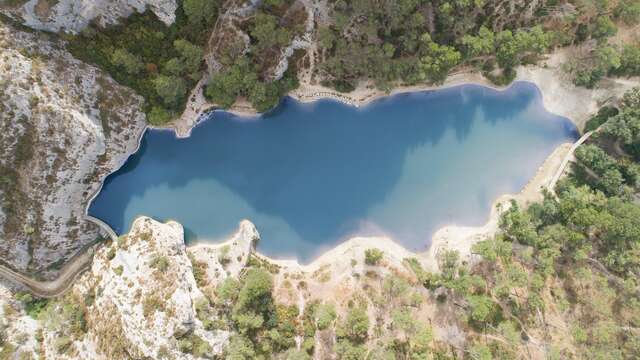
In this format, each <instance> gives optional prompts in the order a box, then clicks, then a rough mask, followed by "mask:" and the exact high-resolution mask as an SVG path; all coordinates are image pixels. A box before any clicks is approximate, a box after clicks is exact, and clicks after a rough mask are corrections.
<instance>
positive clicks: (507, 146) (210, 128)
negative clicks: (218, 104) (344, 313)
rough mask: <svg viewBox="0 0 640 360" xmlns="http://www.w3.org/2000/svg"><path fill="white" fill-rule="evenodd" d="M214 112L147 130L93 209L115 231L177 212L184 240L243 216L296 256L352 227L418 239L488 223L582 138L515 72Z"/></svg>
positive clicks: (216, 234)
mask: <svg viewBox="0 0 640 360" xmlns="http://www.w3.org/2000/svg"><path fill="white" fill-rule="evenodd" d="M210 117H213V118H215V120H214V121H203V122H202V123H201V124H200V125H198V126H197V128H196V129H195V130H194V131H193V133H192V135H191V137H189V138H186V139H177V138H176V136H175V135H174V133H173V132H169V131H159V130H148V131H147V133H146V134H145V135H144V136H143V139H142V142H141V148H140V150H139V151H138V152H137V153H136V154H134V155H132V157H131V158H130V159H129V161H128V162H127V163H126V164H125V165H124V166H123V167H122V168H121V169H120V170H118V171H117V172H115V173H114V174H112V175H111V176H110V177H109V178H108V179H107V180H106V182H105V185H104V188H103V190H102V192H101V193H100V194H99V195H98V196H97V197H96V199H95V201H94V202H93V203H92V205H91V207H90V209H89V213H90V214H91V215H93V216H96V217H98V218H100V219H102V220H104V221H105V222H107V223H108V224H109V225H110V226H111V227H112V228H114V230H116V232H118V233H122V232H124V231H126V230H127V229H128V226H129V224H130V222H131V221H132V220H133V218H135V217H136V216H138V215H149V216H152V217H154V218H157V219H159V220H166V219H175V220H177V221H179V222H180V223H182V224H183V225H184V226H185V229H186V231H187V238H188V239H189V240H190V241H195V240H203V239H211V240H213V241H218V240H221V239H224V238H226V237H227V236H228V235H229V234H231V233H232V232H233V231H234V230H235V227H236V224H237V223H238V221H239V220H241V219H243V218H248V219H251V220H252V221H253V222H254V223H256V226H257V227H258V229H259V230H260V232H261V235H262V241H261V243H260V245H259V250H260V251H261V252H263V253H265V254H267V255H269V256H275V257H283V256H284V257H291V256H294V257H297V258H299V259H301V260H303V261H306V260H309V259H311V258H312V257H314V256H316V255H317V254H319V253H320V252H322V251H324V250H326V249H328V248H331V247H334V246H335V245H337V244H338V243H340V242H342V241H343V240H344V239H346V238H349V237H352V236H356V235H359V236H381V235H384V236H388V237H391V238H393V239H395V240H397V241H398V242H400V243H401V244H402V245H404V246H406V247H407V248H409V249H412V250H424V249H425V247H426V246H427V245H428V244H429V239H430V238H431V235H432V234H433V233H434V232H435V231H436V230H437V229H438V228H440V227H442V226H444V225H447V224H451V223H455V224H464V225H482V224H484V223H485V222H486V220H487V218H488V215H489V211H490V208H491V203H492V202H493V201H494V200H495V199H496V198H497V197H498V196H499V195H501V194H504V193H517V192H518V191H519V190H520V189H522V187H523V186H524V185H525V184H526V183H527V181H528V180H529V179H530V178H531V177H533V175H534V173H535V171H536V169H538V167H539V166H540V165H541V164H542V162H543V161H544V160H545V159H546V158H547V157H548V156H549V154H550V153H551V152H552V151H553V150H554V149H555V148H556V147H557V146H558V145H559V144H561V143H565V142H571V141H573V139H575V138H576V137H577V131H576V129H575V127H574V126H573V125H572V124H571V123H570V121H569V120H567V119H566V118H561V117H558V116H556V115H553V114H550V113H548V112H547V111H546V110H544V107H543V106H542V100H541V95H540V93H539V91H538V89H537V88H536V87H535V86H534V85H533V84H530V83H523V82H521V83H516V84H514V85H513V86H511V87H510V88H508V89H507V90H505V91H496V90H493V89H489V88H486V87H481V86H477V85H464V86H458V87H453V88H448V89H444V90H437V91H427V92H416V93H408V94H401V95H395V96H392V97H389V98H382V99H380V100H377V101H374V102H372V103H371V104H369V105H367V106H365V107H362V108H359V109H356V108H353V107H350V106H346V105H344V104H340V103H337V102H335V101H328V100H322V101H319V102H314V103H310V104H302V103H298V102H296V101H293V100H292V99H285V100H284V101H283V104H282V105H281V106H280V107H278V109H276V110H275V111H273V112H271V113H269V114H267V115H264V116H259V117H238V116H235V115H233V114H230V113H226V112H222V111H216V112H213V113H212V114H211V115H210Z"/></svg>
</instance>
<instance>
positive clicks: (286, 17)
mask: <svg viewBox="0 0 640 360" xmlns="http://www.w3.org/2000/svg"><path fill="white" fill-rule="evenodd" d="M306 16H307V13H306V12H305V11H304V8H303V7H302V6H301V4H300V3H294V1H290V0H278V1H264V2H262V3H261V4H260V6H259V8H258V9H257V10H256V13H255V15H254V16H252V17H251V18H249V19H248V20H247V21H246V22H244V23H243V24H241V28H242V30H243V31H244V32H245V33H246V34H247V35H248V37H249V44H248V48H246V50H247V51H245V44H244V41H243V39H240V38H234V39H229V38H222V39H219V42H218V43H217V47H216V49H218V52H217V53H216V55H217V57H219V59H220V62H221V64H222V66H223V69H222V70H221V71H220V72H218V73H217V74H215V75H214V76H213V77H212V78H211V79H210V81H209V84H208V86H207V89H206V91H205V95H206V96H207V98H209V99H210V100H211V101H213V102H215V103H216V104H218V105H219V106H221V107H223V108H228V107H230V106H231V105H233V103H234V102H235V101H236V99H237V98H238V97H244V98H246V99H247V100H248V101H249V102H250V103H251V105H252V106H253V107H254V108H255V109H256V110H257V111H259V112H265V111H267V110H269V109H271V108H273V107H274V106H275V105H277V104H278V102H279V101H280V98H281V97H282V96H283V95H285V94H286V93H287V92H289V91H290V90H292V89H294V88H296V87H297V86H298V82H297V75H296V69H295V66H294V65H295V64H290V65H291V66H290V67H289V68H288V70H287V72H286V73H285V74H284V75H283V76H282V77H281V78H278V79H276V78H274V66H275V65H276V64H277V61H278V60H279V57H280V53H281V51H282V49H283V48H284V47H286V46H288V45H289V43H290V42H291V40H293V38H294V36H295V35H299V34H301V33H302V32H303V30H304V28H303V26H304V23H305V20H306Z"/></svg>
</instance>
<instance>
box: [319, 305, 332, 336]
mask: <svg viewBox="0 0 640 360" xmlns="http://www.w3.org/2000/svg"><path fill="white" fill-rule="evenodd" d="M314 317H315V319H316V326H317V327H318V329H319V330H325V329H327V328H328V327H329V326H331V324H332V323H333V321H334V320H335V319H336V309H335V306H333V304H320V305H318V307H317V308H316V311H315V314H314Z"/></svg>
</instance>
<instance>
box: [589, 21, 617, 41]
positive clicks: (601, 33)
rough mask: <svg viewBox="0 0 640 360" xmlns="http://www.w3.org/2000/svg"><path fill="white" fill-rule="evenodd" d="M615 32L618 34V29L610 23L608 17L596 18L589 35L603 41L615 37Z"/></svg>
mask: <svg viewBox="0 0 640 360" xmlns="http://www.w3.org/2000/svg"><path fill="white" fill-rule="evenodd" d="M616 32H618V28H617V27H616V24H614V23H613V21H611V18H609V17H608V16H598V17H597V18H596V22H595V24H594V26H593V32H592V33H591V35H592V36H593V37H594V38H596V39H603V38H607V37H610V36H613V35H615V34H616Z"/></svg>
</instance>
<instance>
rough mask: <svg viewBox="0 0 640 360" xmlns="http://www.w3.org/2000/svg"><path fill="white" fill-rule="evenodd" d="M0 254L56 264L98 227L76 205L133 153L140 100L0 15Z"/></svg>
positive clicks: (28, 263) (51, 269)
mask: <svg viewBox="0 0 640 360" xmlns="http://www.w3.org/2000/svg"><path fill="white" fill-rule="evenodd" d="M0 53H1V55H0V67H1V68H2V71H1V72H0V87H1V91H0V94H1V95H0V106H1V110H0V114H1V115H0V127H1V128H2V131H1V132H0V169H2V171H0V173H1V175H0V179H1V181H0V203H1V204H2V207H1V208H0V238H1V239H3V241H0V258H1V259H2V260H3V262H4V263H8V264H10V265H11V266H12V267H14V268H16V269H18V270H21V271H28V272H41V274H47V273H55V270H56V268H57V266H59V265H61V260H62V262H64V259H67V258H69V256H71V255H73V254H74V253H75V252H76V251H78V249H80V248H81V247H82V246H84V245H86V244H88V243H89V242H92V241H94V240H95V239H97V238H98V237H99V236H100V231H99V228H98V227H97V226H95V225H93V224H92V223H90V222H87V221H85V219H84V214H85V207H86V206H87V204H88V202H89V199H90V198H91V197H92V196H93V194H94V193H95V192H96V191H97V190H98V189H99V188H100V184H101V180H102V179H103V178H104V177H105V176H106V175H108V174H109V173H110V172H112V171H113V169H116V168H118V167H119V166H120V165H121V164H122V163H123V162H124V160H125V159H126V158H127V157H128V156H129V154H130V153H131V152H133V151H134V150H135V149H136V147H137V143H138V138H139V136H140V134H141V133H142V131H143V129H144V127H145V120H144V119H145V117H144V113H142V112H141V111H140V105H141V103H142V99H141V98H140V97H139V96H137V95H136V94H135V93H133V91H131V90H130V89H128V88H125V87H123V86H120V85H118V84H117V83H115V82H114V81H113V80H112V79H111V78H110V77H109V76H107V75H105V74H104V73H103V72H102V71H100V70H98V69H97V68H95V67H93V66H91V65H87V64H85V63H82V62H80V61H78V60H76V59H74V58H73V57H72V56H71V55H69V53H67V52H66V51H65V50H64V49H63V48H62V46H61V44H60V43H59V42H58V41H57V40H56V39H55V38H53V37H50V36H47V35H46V34H33V33H27V32H23V31H19V30H18V29H16V28H14V27H11V26H9V25H7V24H3V23H0Z"/></svg>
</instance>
